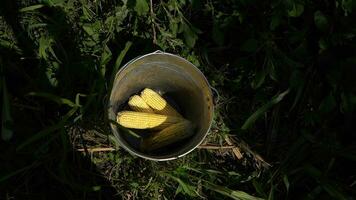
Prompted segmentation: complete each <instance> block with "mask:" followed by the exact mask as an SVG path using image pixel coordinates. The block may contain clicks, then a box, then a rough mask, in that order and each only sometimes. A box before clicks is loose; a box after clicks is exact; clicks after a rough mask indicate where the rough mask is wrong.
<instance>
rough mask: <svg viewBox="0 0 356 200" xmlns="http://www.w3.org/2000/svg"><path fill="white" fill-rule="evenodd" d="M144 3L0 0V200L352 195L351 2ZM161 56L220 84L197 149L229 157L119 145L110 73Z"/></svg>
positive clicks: (355, 30)
mask: <svg viewBox="0 0 356 200" xmlns="http://www.w3.org/2000/svg"><path fill="white" fill-rule="evenodd" d="M151 3H152V2H151V1H147V0H128V1H126V0H122V1H121V0H115V1H108V0H98V1H87V0H38V1H37V0H25V1H10V0H4V1H2V2H1V3H0V14H1V15H0V52H1V54H0V94H1V95H0V97H1V105H2V106H1V112H2V115H1V116H2V117H1V123H2V125H1V140H0V150H1V154H0V169H1V170H0V199H50V198H58V199H59V198H61V199H112V198H122V199H241V200H250V199H353V198H354V196H356V193H355V191H356V189H355V187H356V184H355V177H356V174H355V170H353V169H355V168H356V164H355V163H356V162H355V161H356V148H355V146H356V145H355V141H356V140H355V134H354V131H355V127H354V121H355V116H356V88H355V85H356V83H355V80H356V79H355V78H354V77H355V75H356V70H355V68H354V66H355V62H356V59H355V55H354V53H355V50H356V48H355V47H356V42H355V36H356V27H355V25H354V20H353V19H355V17H356V16H355V12H354V11H355V9H356V6H355V2H354V1H353V0H336V1H333V2H331V1H319V0H318V1H310V0H302V1H296V0H288V1H279V0H271V1H263V2H257V1H245V0H236V1H225V2H221V1H215V0H210V1H198V0H190V1H188V0H180V1H176V0H167V1H153V4H151ZM156 50H162V51H167V52H170V53H174V54H178V55H180V56H182V57H184V58H186V59H188V60H189V61H190V62H192V63H194V64H195V65H196V66H198V67H199V68H200V70H201V71H202V72H203V73H204V74H205V75H206V77H207V79H208V80H209V82H210V84H211V85H212V86H213V87H215V88H216V89H217V90H218V93H219V96H220V98H219V100H218V101H217V102H216V111H215V116H214V122H213V126H212V129H211V130H210V132H209V135H208V137H207V139H206V140H205V141H204V145H205V146H214V147H216V146H220V145H223V146H231V144H229V143H230V142H231V143H232V144H233V145H234V146H236V148H235V149H234V151H233V150H232V149H231V148H226V149H224V148H221V149H214V148H210V149H197V150H195V151H193V152H192V153H190V154H188V155H187V156H185V157H183V158H180V159H178V160H174V161H168V162H152V161H148V160H144V159H141V158H138V157H135V156H132V155H130V154H128V153H127V152H126V151H124V150H123V149H122V148H121V147H120V146H119V145H118V144H117V142H116V140H115V138H114V137H113V135H112V134H111V131H110V129H109V126H108V125H109V122H108V120H107V117H106V116H107V115H106V108H105V106H106V101H107V99H108V95H109V93H110V91H111V87H112V81H113V77H114V76H115V74H116V72H117V71H118V70H119V69H120V67H121V66H123V64H125V63H126V62H128V61H130V60H131V59H133V58H135V57H137V56H140V55H143V54H146V53H150V52H153V51H156ZM95 148H104V149H106V150H102V151H99V152H91V151H90V150H91V149H95ZM79 149H84V150H83V151H78V150H79ZM239 154H241V156H242V157H241V158H240V159H238V158H237V156H236V155H239ZM239 156H240V155H239Z"/></svg>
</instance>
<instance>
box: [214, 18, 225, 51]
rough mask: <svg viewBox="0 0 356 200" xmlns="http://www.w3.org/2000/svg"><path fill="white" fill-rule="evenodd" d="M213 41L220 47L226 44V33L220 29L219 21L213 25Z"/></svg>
mask: <svg viewBox="0 0 356 200" xmlns="http://www.w3.org/2000/svg"><path fill="white" fill-rule="evenodd" d="M212 39H213V40H214V42H215V43H216V44H218V45H220V46H222V45H223V44H224V33H223V32H222V30H221V29H220V25H219V23H218V22H217V21H215V22H214V24H213V31H212Z"/></svg>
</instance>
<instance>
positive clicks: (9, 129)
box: [1, 78, 13, 141]
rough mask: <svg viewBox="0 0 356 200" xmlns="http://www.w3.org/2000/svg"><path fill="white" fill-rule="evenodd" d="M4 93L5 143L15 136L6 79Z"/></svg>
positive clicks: (3, 127) (3, 133)
mask: <svg viewBox="0 0 356 200" xmlns="http://www.w3.org/2000/svg"><path fill="white" fill-rule="evenodd" d="M2 88H3V89H2V91H3V96H2V97H3V100H2V117H1V118H2V119H1V138H2V139H3V140H5V141H8V140H10V139H11V138H12V135H13V130H12V128H13V127H12V126H13V120H12V117H11V112H10V101H9V94H8V93H7V88H6V83H5V78H3V80H2Z"/></svg>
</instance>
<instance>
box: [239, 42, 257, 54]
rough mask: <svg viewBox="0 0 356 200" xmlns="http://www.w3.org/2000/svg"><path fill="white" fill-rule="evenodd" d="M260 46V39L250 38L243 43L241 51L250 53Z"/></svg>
mask: <svg viewBox="0 0 356 200" xmlns="http://www.w3.org/2000/svg"><path fill="white" fill-rule="evenodd" d="M257 48H258V41H257V40H255V39H248V40H246V41H245V42H244V43H243V44H242V45H241V48H240V49H241V51H246V52H249V53H252V52H255V51H256V50H257Z"/></svg>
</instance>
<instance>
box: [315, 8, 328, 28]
mask: <svg viewBox="0 0 356 200" xmlns="http://www.w3.org/2000/svg"><path fill="white" fill-rule="evenodd" d="M314 23H315V25H316V27H318V29H319V30H320V31H326V30H327V28H328V19H327V18H326V17H325V15H324V14H323V13H322V12H321V11H320V10H318V11H316V12H315V13H314Z"/></svg>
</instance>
